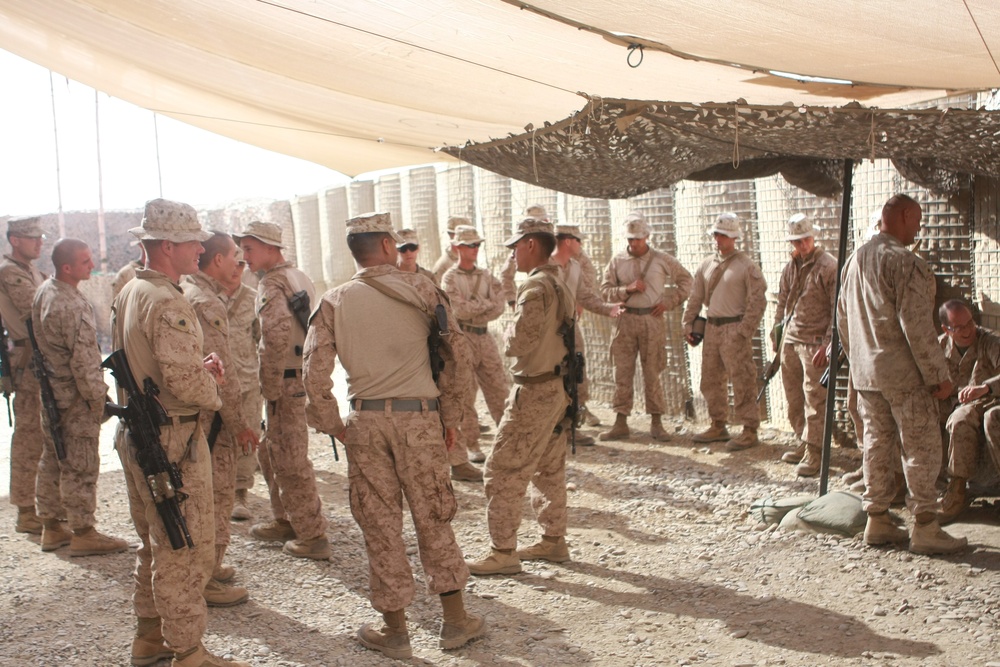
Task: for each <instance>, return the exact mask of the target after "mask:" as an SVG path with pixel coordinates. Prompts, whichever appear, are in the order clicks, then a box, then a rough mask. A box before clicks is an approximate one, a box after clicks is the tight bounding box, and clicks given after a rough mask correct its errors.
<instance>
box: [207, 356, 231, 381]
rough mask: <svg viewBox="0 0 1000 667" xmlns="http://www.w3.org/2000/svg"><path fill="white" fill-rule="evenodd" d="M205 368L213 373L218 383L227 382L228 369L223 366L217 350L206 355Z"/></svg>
mask: <svg viewBox="0 0 1000 667" xmlns="http://www.w3.org/2000/svg"><path fill="white" fill-rule="evenodd" d="M203 364H204V366H205V370H206V371H208V372H209V373H211V374H212V378H214V379H215V383H216V384H220V385H222V384H225V383H226V378H225V375H226V369H225V368H224V367H223V366H222V359H220V358H219V355H218V354H216V353H215V352H212V353H210V354H209V355H208V356H207V357H205V359H204V362H203Z"/></svg>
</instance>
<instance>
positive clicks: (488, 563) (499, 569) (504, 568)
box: [465, 549, 521, 577]
mask: <svg viewBox="0 0 1000 667" xmlns="http://www.w3.org/2000/svg"><path fill="white" fill-rule="evenodd" d="M465 564H466V565H468V566H469V573H470V574H474V575H476V576H477V577H481V576H483V575H487V574H517V573H518V572H520V571H521V559H520V558H518V557H517V554H516V553H514V550H513V549H503V550H501V549H490V555H489V556H487V557H486V558H483V559H482V560H467V561H465Z"/></svg>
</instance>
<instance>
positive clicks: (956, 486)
mask: <svg viewBox="0 0 1000 667" xmlns="http://www.w3.org/2000/svg"><path fill="white" fill-rule="evenodd" d="M968 506H969V496H968V493H967V492H966V489H965V478H964V477H952V478H951V481H950V482H948V488H947V489H946V490H945V492H944V498H942V499H941V511H940V512H938V523H939V524H941V525H942V526H946V525H948V524H949V523H951V522H952V521H954V520H955V519H957V518H958V516H959V515H960V514H961V513H962V512H964V511H965V508H966V507H968Z"/></svg>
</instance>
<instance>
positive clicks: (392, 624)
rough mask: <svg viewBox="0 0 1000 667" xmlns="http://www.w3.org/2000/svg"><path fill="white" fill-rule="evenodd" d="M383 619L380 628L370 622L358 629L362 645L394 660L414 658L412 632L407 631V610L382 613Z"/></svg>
mask: <svg viewBox="0 0 1000 667" xmlns="http://www.w3.org/2000/svg"><path fill="white" fill-rule="evenodd" d="M382 621H383V623H384V625H383V626H382V627H381V628H378V629H376V628H374V627H372V626H371V625H370V624H366V625H362V626H361V629H360V630H358V641H359V642H361V645H362V646H364V647H365V648H370V649H371V650H373V651H378V652H379V653H381V654H382V655H384V656H385V657H387V658H392V659H394V660H408V659H410V658H412V657H413V649H412V648H410V633H409V632H407V631H406V610H405V609H400V610H399V611H388V612H385V613H384V614H382Z"/></svg>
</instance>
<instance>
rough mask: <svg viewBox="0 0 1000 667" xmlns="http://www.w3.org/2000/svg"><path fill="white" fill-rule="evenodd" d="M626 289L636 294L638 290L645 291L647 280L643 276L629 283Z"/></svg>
mask: <svg viewBox="0 0 1000 667" xmlns="http://www.w3.org/2000/svg"><path fill="white" fill-rule="evenodd" d="M625 291H626V292H628V293H629V294H635V293H636V292H645V291H646V281H645V280H643V279H642V278H639V279H638V280H636V281H635V282H631V283H629V284H628V286H627V287H626V288H625Z"/></svg>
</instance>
